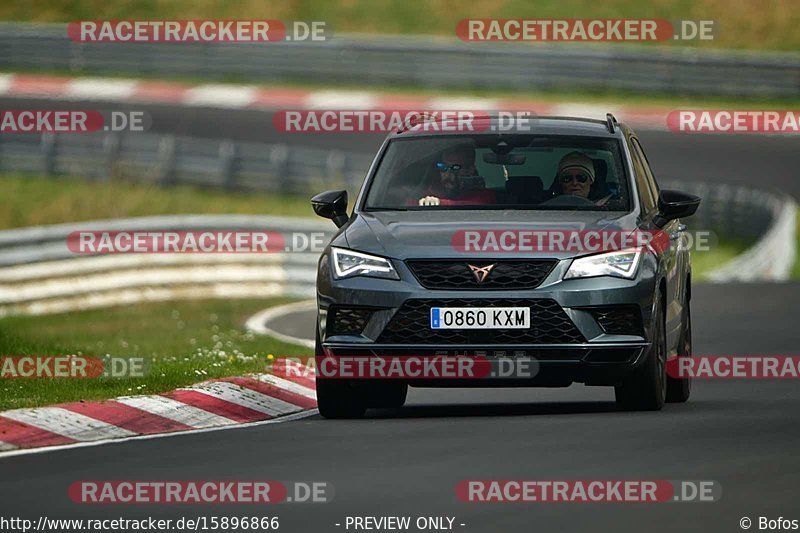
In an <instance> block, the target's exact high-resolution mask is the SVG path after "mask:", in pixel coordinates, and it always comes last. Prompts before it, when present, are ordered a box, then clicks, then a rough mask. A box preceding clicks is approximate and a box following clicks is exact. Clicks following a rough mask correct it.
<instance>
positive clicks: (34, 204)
mask: <svg viewBox="0 0 800 533" xmlns="http://www.w3.org/2000/svg"><path fill="white" fill-rule="evenodd" d="M0 187H2V190H3V197H4V198H6V199H8V200H9V201H8V202H6V203H5V204H4V209H0V229H8V228H18V227H22V226H36V225H40V224H58V223H61V222H78V221H82V220H96V219H104V218H123V217H136V216H147V215H170V214H243V215H244V214H249V215H264V214H270V215H289V216H305V217H313V216H314V213H313V211H312V210H311V204H310V203H309V197H306V196H290V195H277V194H259V193H229V192H223V191H212V190H201V189H196V188H192V187H186V186H178V187H168V188H162V187H157V186H152V185H141V184H134V183H127V182H122V181H108V182H88V181H85V180H81V179H71V178H42V177H29V176H4V177H0Z"/></svg>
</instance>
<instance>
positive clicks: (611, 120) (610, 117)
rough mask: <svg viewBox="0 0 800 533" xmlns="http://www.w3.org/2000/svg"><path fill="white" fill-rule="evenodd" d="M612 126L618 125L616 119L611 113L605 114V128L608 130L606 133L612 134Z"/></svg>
mask: <svg viewBox="0 0 800 533" xmlns="http://www.w3.org/2000/svg"><path fill="white" fill-rule="evenodd" d="M614 124H618V122H617V119H616V117H615V116H614V115H612V114H611V113H606V127H607V128H608V133H614V130H615V128H614Z"/></svg>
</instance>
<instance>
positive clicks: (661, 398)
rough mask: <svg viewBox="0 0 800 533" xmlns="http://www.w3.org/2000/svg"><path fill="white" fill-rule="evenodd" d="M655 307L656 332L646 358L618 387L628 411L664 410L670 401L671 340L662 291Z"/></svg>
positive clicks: (620, 401) (621, 404)
mask: <svg viewBox="0 0 800 533" xmlns="http://www.w3.org/2000/svg"><path fill="white" fill-rule="evenodd" d="M653 307H654V313H655V314H654V316H653V336H652V342H651V343H650V349H649V350H648V353H647V356H646V359H645V360H644V362H643V363H642V364H641V365H639V366H638V367H637V368H636V369H635V370H634V371H633V372H632V373H631V374H630V375H628V376H627V377H626V378H625V379H624V380H623V382H622V383H621V384H620V385H617V386H616V387H614V394H615V397H616V400H617V406H618V407H619V408H620V409H623V410H626V411H660V410H661V408H662V407H664V402H665V401H666V395H667V369H666V354H667V340H666V326H665V324H664V307H663V304H662V302H661V292H660V291H659V292H657V293H656V301H655V304H654V306H653Z"/></svg>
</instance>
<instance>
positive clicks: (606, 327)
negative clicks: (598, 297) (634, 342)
mask: <svg viewBox="0 0 800 533" xmlns="http://www.w3.org/2000/svg"><path fill="white" fill-rule="evenodd" d="M588 311H589V312H591V313H592V316H594V319H595V320H597V323H598V324H600V327H601V328H603V331H604V332H605V333H608V334H609V335H638V336H640V337H642V336H644V332H643V328H642V313H641V312H640V311H639V308H638V307H637V306H635V305H625V306H608V307H594V308H591V309H588Z"/></svg>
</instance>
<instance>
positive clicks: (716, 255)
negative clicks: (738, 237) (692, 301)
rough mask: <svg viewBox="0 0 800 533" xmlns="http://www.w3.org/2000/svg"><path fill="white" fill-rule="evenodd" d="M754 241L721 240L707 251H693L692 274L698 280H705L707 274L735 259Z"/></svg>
mask: <svg viewBox="0 0 800 533" xmlns="http://www.w3.org/2000/svg"><path fill="white" fill-rule="evenodd" d="M751 244H752V243H747V242H744V241H721V242H718V243H717V244H715V245H714V246H713V247H711V249H710V250H707V251H702V252H699V251H696V250H693V251H692V275H693V279H695V280H696V281H703V280H704V279H706V276H707V274H708V273H709V272H710V271H712V270H714V269H716V268H718V267H721V266H722V265H724V264H725V263H727V262H728V261H730V260H732V259H734V258H735V257H736V256H737V255H739V254H741V253H742V252H744V251H745V250H747V249H748V248H749V247H750V245H751Z"/></svg>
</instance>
